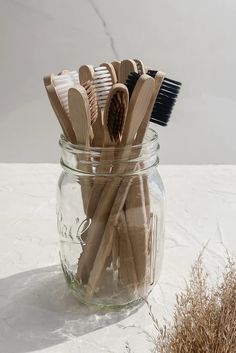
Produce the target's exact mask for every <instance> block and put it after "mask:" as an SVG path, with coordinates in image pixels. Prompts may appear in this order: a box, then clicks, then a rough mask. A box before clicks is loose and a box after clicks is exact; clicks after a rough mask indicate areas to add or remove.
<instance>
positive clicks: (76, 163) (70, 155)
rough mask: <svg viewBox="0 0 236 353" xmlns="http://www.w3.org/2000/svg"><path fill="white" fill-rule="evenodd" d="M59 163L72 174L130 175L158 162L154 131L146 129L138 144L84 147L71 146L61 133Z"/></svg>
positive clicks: (157, 148) (157, 146) (156, 136)
mask: <svg viewBox="0 0 236 353" xmlns="http://www.w3.org/2000/svg"><path fill="white" fill-rule="evenodd" d="M59 145H60V147H61V165H62V167H63V168H64V169H66V170H67V171H68V172H71V173H73V172H74V173H86V174H96V175H98V174H101V175H106V174H108V175H110V174H122V175H124V174H133V173H140V172H141V171H144V170H146V169H149V168H151V167H153V166H156V165H157V164H158V163H159V156H158V151H159V142H158V135H157V133H156V132H155V131H154V130H152V129H148V131H147V133H146V135H145V138H144V141H143V143H142V144H139V145H132V146H125V147H120V146H117V147H85V146H82V145H74V144H71V143H70V142H68V141H67V140H66V139H65V137H64V136H61V138H60V141H59Z"/></svg>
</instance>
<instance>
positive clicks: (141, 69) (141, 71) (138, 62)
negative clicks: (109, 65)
mask: <svg viewBox="0 0 236 353" xmlns="http://www.w3.org/2000/svg"><path fill="white" fill-rule="evenodd" d="M134 62H135V63H136V66H137V70H138V73H139V75H142V74H145V73H146V70H145V67H144V64H143V62H142V61H141V60H139V59H134Z"/></svg>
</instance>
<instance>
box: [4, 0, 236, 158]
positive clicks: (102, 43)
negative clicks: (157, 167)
mask: <svg viewBox="0 0 236 353" xmlns="http://www.w3.org/2000/svg"><path fill="white" fill-rule="evenodd" d="M235 16H236V2H235V1H233V0H215V1H213V0H205V1H203V0H201V1H193V0H190V1H189V0H179V1H173V0H172V1H171V0H159V1H154V0H150V1H145V2H144V1H140V0H136V1H133V0H126V1H125V0H119V1H106V0H87V1H86V0H66V1H65V0H64V1H63V0H40V1H37V0H10V1H9V0H0V45H1V54H0V63H1V65H0V77H1V86H2V89H1V95H0V106H1V116H0V147H1V148H0V161H1V162H54V161H55V162H56V161H58V159H59V149H58V145H57V140H58V136H59V133H60V129H59V127H58V124H57V121H56V119H55V117H54V116H53V112H52V110H51V107H50V106H49V103H48V101H47V97H46V94H45V91H44V88H43V84H42V77H43V75H44V74H45V73H49V72H58V71H60V70H61V69H63V68H69V69H73V68H78V66H79V65H81V64H83V63H94V64H99V63H100V62H103V61H111V60H113V59H114V58H117V59H122V58H127V57H138V58H141V59H142V60H143V61H144V62H145V64H147V65H150V66H152V67H153V68H157V69H161V70H163V71H166V72H167V73H168V76H169V77H171V78H176V79H178V80H180V81H182V83H183V89H182V94H181V96H180V98H179V100H178V104H177V105H176V108H175V111H174V113H173V116H172V120H171V122H170V124H169V126H168V127H167V128H161V127H156V128H157V129H158V130H159V133H160V140H161V162H162V163H181V164H197V163H203V164H204V163H229V164H233V163H235V162H236V143H235V131H236V103H235V82H234V77H235V73H234V72H235V64H236V44H235V43H236V42H235V30H236V21H235V18H236V17H235Z"/></svg>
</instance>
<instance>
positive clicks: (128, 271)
mask: <svg viewBox="0 0 236 353" xmlns="http://www.w3.org/2000/svg"><path fill="white" fill-rule="evenodd" d="M117 233H118V237H119V238H118V240H119V241H118V245H119V248H118V249H119V281H120V283H121V285H122V286H124V287H125V288H127V289H131V290H132V291H134V290H136V289H137V283H138V279H137V274H136V269H135V262H134V256H133V249H132V244H131V242H130V237H129V233H128V228H127V221H126V216H125V211H124V210H122V211H121V212H120V217H119V219H118V225H117Z"/></svg>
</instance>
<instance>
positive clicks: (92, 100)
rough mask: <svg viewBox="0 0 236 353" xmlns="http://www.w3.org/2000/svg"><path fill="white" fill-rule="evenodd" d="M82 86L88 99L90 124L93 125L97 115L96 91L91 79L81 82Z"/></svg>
mask: <svg viewBox="0 0 236 353" xmlns="http://www.w3.org/2000/svg"><path fill="white" fill-rule="evenodd" d="M83 87H84V88H85V90H86V92H87V96H88V100H89V110H90V118H91V124H92V125H93V124H94V123H95V121H96V120H97V117H98V103H97V96H96V91H95V88H94V85H93V83H92V82H91V81H86V82H85V83H84V84H83Z"/></svg>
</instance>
